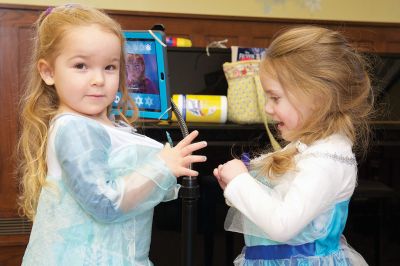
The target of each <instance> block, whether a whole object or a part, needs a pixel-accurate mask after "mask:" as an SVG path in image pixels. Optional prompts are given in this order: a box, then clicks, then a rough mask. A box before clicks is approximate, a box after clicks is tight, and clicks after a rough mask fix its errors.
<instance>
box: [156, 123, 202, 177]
mask: <svg viewBox="0 0 400 266" xmlns="http://www.w3.org/2000/svg"><path fill="white" fill-rule="evenodd" d="M198 135H199V132H198V131H197V130H195V131H192V132H191V133H190V134H189V135H187V136H186V137H185V138H184V139H183V140H181V141H180V142H179V143H178V144H177V145H176V146H175V147H173V148H171V146H170V145H169V144H168V143H167V144H166V145H165V146H164V149H162V150H161V152H160V153H159V156H160V157H161V158H162V159H163V160H164V161H165V163H166V164H167V166H168V168H169V169H170V170H171V172H172V173H173V174H174V175H175V176H176V177H180V176H198V175H199V173H198V172H197V171H194V170H191V169H189V166H190V164H192V163H199V162H205V161H206V160H207V157H206V156H201V155H192V152H194V151H197V150H199V149H202V148H204V147H206V146H207V142H205V141H201V142H195V143H192V141H193V140H194V139H195V138H196V137H197V136H198Z"/></svg>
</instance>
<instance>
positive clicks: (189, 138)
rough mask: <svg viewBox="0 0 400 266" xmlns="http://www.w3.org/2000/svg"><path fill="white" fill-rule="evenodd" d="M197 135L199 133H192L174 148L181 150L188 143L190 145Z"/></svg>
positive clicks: (195, 131)
mask: <svg viewBox="0 0 400 266" xmlns="http://www.w3.org/2000/svg"><path fill="white" fill-rule="evenodd" d="M198 135H199V131H197V130H194V131H192V132H191V133H190V134H189V135H187V136H186V137H185V138H184V139H183V140H181V141H180V142H179V143H178V144H177V145H176V146H175V147H176V148H179V149H181V148H183V147H185V146H187V145H189V144H190V143H192V141H193V140H194V139H195V138H196V137H197V136H198Z"/></svg>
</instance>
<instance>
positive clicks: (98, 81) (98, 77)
mask: <svg viewBox="0 0 400 266" xmlns="http://www.w3.org/2000/svg"><path fill="white" fill-rule="evenodd" d="M104 80H105V78H104V73H103V71H102V70H96V71H94V73H93V77H92V82H91V84H92V85H93V86H101V85H103V84H104Z"/></svg>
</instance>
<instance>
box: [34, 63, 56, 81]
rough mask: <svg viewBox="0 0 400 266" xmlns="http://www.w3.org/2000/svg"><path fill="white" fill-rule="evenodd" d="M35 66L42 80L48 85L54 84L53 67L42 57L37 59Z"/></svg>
mask: <svg viewBox="0 0 400 266" xmlns="http://www.w3.org/2000/svg"><path fill="white" fill-rule="evenodd" d="M37 68H38V71H39V74H40V76H41V77H42V79H43V81H44V82H45V83H46V84H47V85H49V86H51V85H54V78H53V68H52V67H51V66H50V64H49V62H47V61H46V60H44V59H39V61H38V63H37Z"/></svg>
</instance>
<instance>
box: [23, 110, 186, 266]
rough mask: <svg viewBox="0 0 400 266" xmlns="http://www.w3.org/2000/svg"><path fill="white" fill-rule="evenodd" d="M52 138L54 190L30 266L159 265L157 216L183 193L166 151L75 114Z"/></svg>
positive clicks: (57, 124)
mask: <svg viewBox="0 0 400 266" xmlns="http://www.w3.org/2000/svg"><path fill="white" fill-rule="evenodd" d="M49 132H50V133H49V139H48V145H47V163H48V175H47V181H48V182H47V185H46V186H44V187H43V188H42V191H41V193H40V198H39V203H38V208H37V213H36V217H35V219H34V222H33V228H32V232H31V235H30V239H29V244H28V246H27V249H26V252H25V255H24V257H23V262H22V265H29V266H40V265H58V266H62V265H65V266H74V265H104V266H123V265H136V266H141V265H146V266H149V265H153V264H152V263H151V261H150V260H149V248H150V240H151V228H152V219H153V209H154V207H155V206H156V205H157V204H159V203H160V202H162V201H168V200H172V199H175V198H176V197H177V192H178V189H179V185H177V182H176V177H175V176H174V175H173V174H172V173H171V171H170V170H169V168H167V166H166V164H165V162H164V161H163V160H162V159H161V158H159V157H158V155H157V153H159V152H160V150H161V149H162V147H163V145H162V144H161V143H158V142H156V141H155V140H152V139H150V138H147V137H145V136H143V135H139V134H136V133H135V132H133V128H131V127H121V128H119V127H113V126H107V125H104V124H101V123H99V122H97V121H95V120H92V119H90V118H87V117H84V116H80V115H75V114H69V113H64V114H61V115H58V116H57V117H55V118H54V119H53V121H52V123H51V126H50V131H49ZM32 141H34V140H32Z"/></svg>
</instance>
